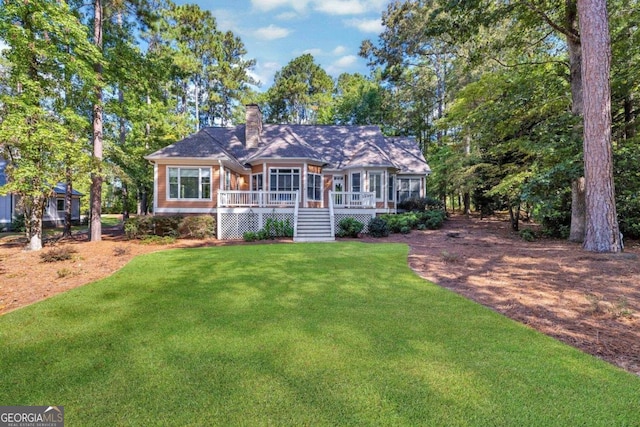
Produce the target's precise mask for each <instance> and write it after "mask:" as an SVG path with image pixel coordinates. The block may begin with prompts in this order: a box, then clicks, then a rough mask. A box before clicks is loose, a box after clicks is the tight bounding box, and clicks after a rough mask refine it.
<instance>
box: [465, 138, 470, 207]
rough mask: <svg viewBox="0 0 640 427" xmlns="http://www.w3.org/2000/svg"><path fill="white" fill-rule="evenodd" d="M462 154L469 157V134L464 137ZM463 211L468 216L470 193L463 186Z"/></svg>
mask: <svg viewBox="0 0 640 427" xmlns="http://www.w3.org/2000/svg"><path fill="white" fill-rule="evenodd" d="M464 155H465V157H467V158H469V157H471V135H469V134H467V135H466V136H465V138H464ZM463 200H464V212H463V214H464V215H466V216H469V215H470V214H471V194H469V189H468V188H465V190H464V195H463Z"/></svg>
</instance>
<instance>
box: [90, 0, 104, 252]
mask: <svg viewBox="0 0 640 427" xmlns="http://www.w3.org/2000/svg"><path fill="white" fill-rule="evenodd" d="M93 6H94V15H93V19H94V22H93V37H94V39H93V41H94V44H95V45H96V46H97V47H98V50H100V51H102V17H103V15H102V0H94V3H93ZM94 69H95V72H96V75H97V77H98V86H97V87H96V89H95V92H96V102H95V104H94V106H93V160H94V165H93V167H94V172H92V174H91V195H90V199H91V200H90V205H91V207H90V223H89V239H90V240H91V241H92V242H98V241H100V240H102V224H101V222H100V216H101V215H102V170H101V163H102V108H103V106H102V87H101V86H100V85H101V82H100V80H101V79H102V64H101V63H99V62H98V63H96V64H95V66H94Z"/></svg>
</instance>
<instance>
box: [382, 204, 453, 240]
mask: <svg viewBox="0 0 640 427" xmlns="http://www.w3.org/2000/svg"><path fill="white" fill-rule="evenodd" d="M446 217H447V214H446V212H445V211H444V210H442V209H432V210H426V211H424V212H405V213H401V214H385V215H381V216H380V218H382V219H384V220H385V221H386V222H387V224H388V226H389V231H390V232H391V233H402V234H408V233H409V232H410V231H411V230H412V229H415V228H417V229H419V230H425V229H430V230H435V229H438V228H440V227H442V224H443V223H444V220H445V219H446Z"/></svg>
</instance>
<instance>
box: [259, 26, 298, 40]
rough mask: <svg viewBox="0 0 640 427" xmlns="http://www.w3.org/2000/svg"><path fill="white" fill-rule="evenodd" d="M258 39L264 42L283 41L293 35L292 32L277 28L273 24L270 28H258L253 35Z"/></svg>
mask: <svg viewBox="0 0 640 427" xmlns="http://www.w3.org/2000/svg"><path fill="white" fill-rule="evenodd" d="M253 34H254V35H255V36H256V37H258V38H259V39H263V40H277V39H283V38H285V37H287V36H288V35H289V34H291V30H288V29H286V28H282V27H277V26H275V25H273V24H271V25H269V26H268V27H262V28H258V29H257V30H255V31H254V33H253Z"/></svg>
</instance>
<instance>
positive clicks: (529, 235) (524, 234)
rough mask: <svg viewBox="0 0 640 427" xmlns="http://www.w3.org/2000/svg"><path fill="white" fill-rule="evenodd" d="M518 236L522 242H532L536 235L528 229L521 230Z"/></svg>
mask: <svg viewBox="0 0 640 427" xmlns="http://www.w3.org/2000/svg"><path fill="white" fill-rule="evenodd" d="M518 234H520V237H521V238H522V240H524V241H527V242H533V241H534V240H536V233H535V232H534V231H533V230H532V229H530V228H523V229H522V230H520V232H519V233H518Z"/></svg>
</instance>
